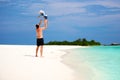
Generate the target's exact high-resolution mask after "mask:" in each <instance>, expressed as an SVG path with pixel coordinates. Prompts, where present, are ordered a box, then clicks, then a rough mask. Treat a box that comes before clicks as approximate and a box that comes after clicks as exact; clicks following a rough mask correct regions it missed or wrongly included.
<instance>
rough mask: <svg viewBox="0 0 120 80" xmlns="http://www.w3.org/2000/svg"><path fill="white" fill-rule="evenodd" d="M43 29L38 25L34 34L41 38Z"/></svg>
mask: <svg viewBox="0 0 120 80" xmlns="http://www.w3.org/2000/svg"><path fill="white" fill-rule="evenodd" d="M42 32H43V30H42V28H41V27H39V28H38V29H36V36H37V38H43V33H42Z"/></svg>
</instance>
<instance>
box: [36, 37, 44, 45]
mask: <svg viewBox="0 0 120 80" xmlns="http://www.w3.org/2000/svg"><path fill="white" fill-rule="evenodd" d="M42 45H44V39H43V38H37V46H42Z"/></svg>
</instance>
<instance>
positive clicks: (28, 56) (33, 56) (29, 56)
mask: <svg viewBox="0 0 120 80" xmlns="http://www.w3.org/2000/svg"><path fill="white" fill-rule="evenodd" d="M24 56H26V57H35V56H34V55H24Z"/></svg>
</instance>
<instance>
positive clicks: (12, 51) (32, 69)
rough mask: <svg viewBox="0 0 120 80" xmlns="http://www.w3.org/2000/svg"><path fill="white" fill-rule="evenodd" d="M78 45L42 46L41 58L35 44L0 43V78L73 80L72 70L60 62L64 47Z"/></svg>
mask: <svg viewBox="0 0 120 80" xmlns="http://www.w3.org/2000/svg"><path fill="white" fill-rule="evenodd" d="M77 47H79V46H44V52H43V56H44V57H42V58H40V54H39V57H35V49H36V46H33V45H0V80H75V77H74V75H73V74H74V71H73V70H72V69H71V68H69V67H68V66H67V65H65V64H63V63H62V62H61V56H62V55H64V54H65V52H64V51H62V50H66V49H72V48H77Z"/></svg>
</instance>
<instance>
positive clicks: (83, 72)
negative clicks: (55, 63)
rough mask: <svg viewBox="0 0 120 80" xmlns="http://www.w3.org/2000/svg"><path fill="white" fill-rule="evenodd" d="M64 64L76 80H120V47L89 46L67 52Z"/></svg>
mask: <svg viewBox="0 0 120 80" xmlns="http://www.w3.org/2000/svg"><path fill="white" fill-rule="evenodd" d="M66 52H67V54H65V55H64V56H63V57H62V58H63V63H65V64H66V65H68V66H69V67H70V68H71V69H73V70H74V74H73V75H74V76H76V79H75V80H120V46H87V47H81V48H75V49H71V50H67V51H66Z"/></svg>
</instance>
